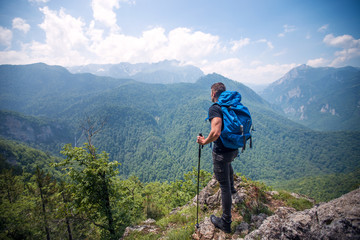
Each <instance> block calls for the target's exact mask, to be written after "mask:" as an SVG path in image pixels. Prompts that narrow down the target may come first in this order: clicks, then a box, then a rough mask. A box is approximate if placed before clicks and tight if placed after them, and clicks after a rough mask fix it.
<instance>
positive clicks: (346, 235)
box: [123, 177, 360, 240]
mask: <svg viewBox="0 0 360 240" xmlns="http://www.w3.org/2000/svg"><path fill="white" fill-rule="evenodd" d="M235 188H236V190H237V193H235V194H233V195H232V200H233V205H232V220H233V223H232V233H230V234H226V233H224V232H222V231H220V230H219V229H217V228H215V227H214V225H213V224H212V223H211V221H210V218H209V216H210V215H211V214H215V215H218V216H219V215H220V214H221V194H220V188H219V184H218V182H217V181H216V180H215V179H214V178H213V179H212V180H210V182H209V183H208V185H207V186H206V187H205V188H204V189H203V190H202V191H201V192H200V194H199V207H200V209H201V211H200V212H201V213H200V219H202V220H201V221H200V222H199V227H198V228H196V227H195V229H194V233H193V234H192V239H197V240H210V239H213V240H220V239H221V240H226V239H242V240H253V239H254V240H255V239H299V240H300V239H301V240H302V239H305V240H307V239H360V188H359V189H357V190H354V191H352V192H350V193H348V194H346V195H343V196H342V197H340V198H337V199H334V200H332V201H330V202H328V203H321V204H317V205H315V206H314V207H312V208H310V209H306V210H303V211H297V210H296V209H295V208H292V207H290V206H289V204H287V203H285V201H284V199H281V198H279V195H280V194H279V192H276V191H269V192H267V191H265V190H264V189H262V188H261V187H259V185H257V184H254V182H251V181H246V179H242V178H240V177H236V178H235ZM288 195H289V196H290V197H291V198H293V200H294V199H295V200H296V199H298V200H301V201H307V202H312V203H314V200H313V199H311V198H308V197H306V196H304V195H300V194H288ZM193 206H196V197H195V198H194V199H193V201H191V202H190V203H189V204H187V205H186V206H183V207H180V208H177V209H174V211H172V212H171V213H170V214H177V213H178V212H179V211H181V210H183V209H184V208H188V207H193ZM171 227H172V226H171V225H169V226H168V227H167V229H165V230H164V229H163V228H160V227H158V226H157V225H156V222H155V221H154V220H148V221H146V222H144V223H143V224H142V225H139V226H134V227H128V228H127V229H126V231H125V234H124V236H123V239H126V237H127V236H129V234H131V233H132V232H134V231H139V232H142V233H143V234H148V233H156V234H158V236H162V237H161V239H166V237H165V236H164V233H166V232H167V231H171Z"/></svg>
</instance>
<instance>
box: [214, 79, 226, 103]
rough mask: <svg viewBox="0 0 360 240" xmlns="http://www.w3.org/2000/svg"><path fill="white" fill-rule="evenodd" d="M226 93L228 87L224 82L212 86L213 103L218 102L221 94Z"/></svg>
mask: <svg viewBox="0 0 360 240" xmlns="http://www.w3.org/2000/svg"><path fill="white" fill-rule="evenodd" d="M224 91H226V87H225V85H224V84H223V83H222V82H218V83H214V84H213V85H212V86H211V101H212V102H217V100H218V98H219V96H220V94H221V93H222V92H224Z"/></svg>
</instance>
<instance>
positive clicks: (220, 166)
mask: <svg viewBox="0 0 360 240" xmlns="http://www.w3.org/2000/svg"><path fill="white" fill-rule="evenodd" d="M229 165H230V163H229V162H223V161H217V160H214V173H215V177H216V179H217V180H218V182H219V184H220V189H221V205H222V210H223V215H222V217H223V219H224V220H225V221H227V222H231V184H230V166H229Z"/></svg>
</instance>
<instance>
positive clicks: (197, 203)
mask: <svg viewBox="0 0 360 240" xmlns="http://www.w3.org/2000/svg"><path fill="white" fill-rule="evenodd" d="M199 136H201V137H202V134H201V133H199ZM203 147H204V146H203V145H200V144H199V161H198V175H197V195H196V228H199V227H200V226H199V186H200V158H201V149H202V148H203Z"/></svg>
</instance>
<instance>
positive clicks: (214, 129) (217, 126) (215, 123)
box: [197, 117, 222, 145]
mask: <svg viewBox="0 0 360 240" xmlns="http://www.w3.org/2000/svg"><path fill="white" fill-rule="evenodd" d="M221 127H222V119H221V118H219V117H214V118H213V119H211V130H210V133H209V136H207V138H204V137H202V136H198V137H197V142H198V143H199V144H200V145H206V144H208V143H211V142H214V141H216V139H218V138H219V137H220V134H221Z"/></svg>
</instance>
